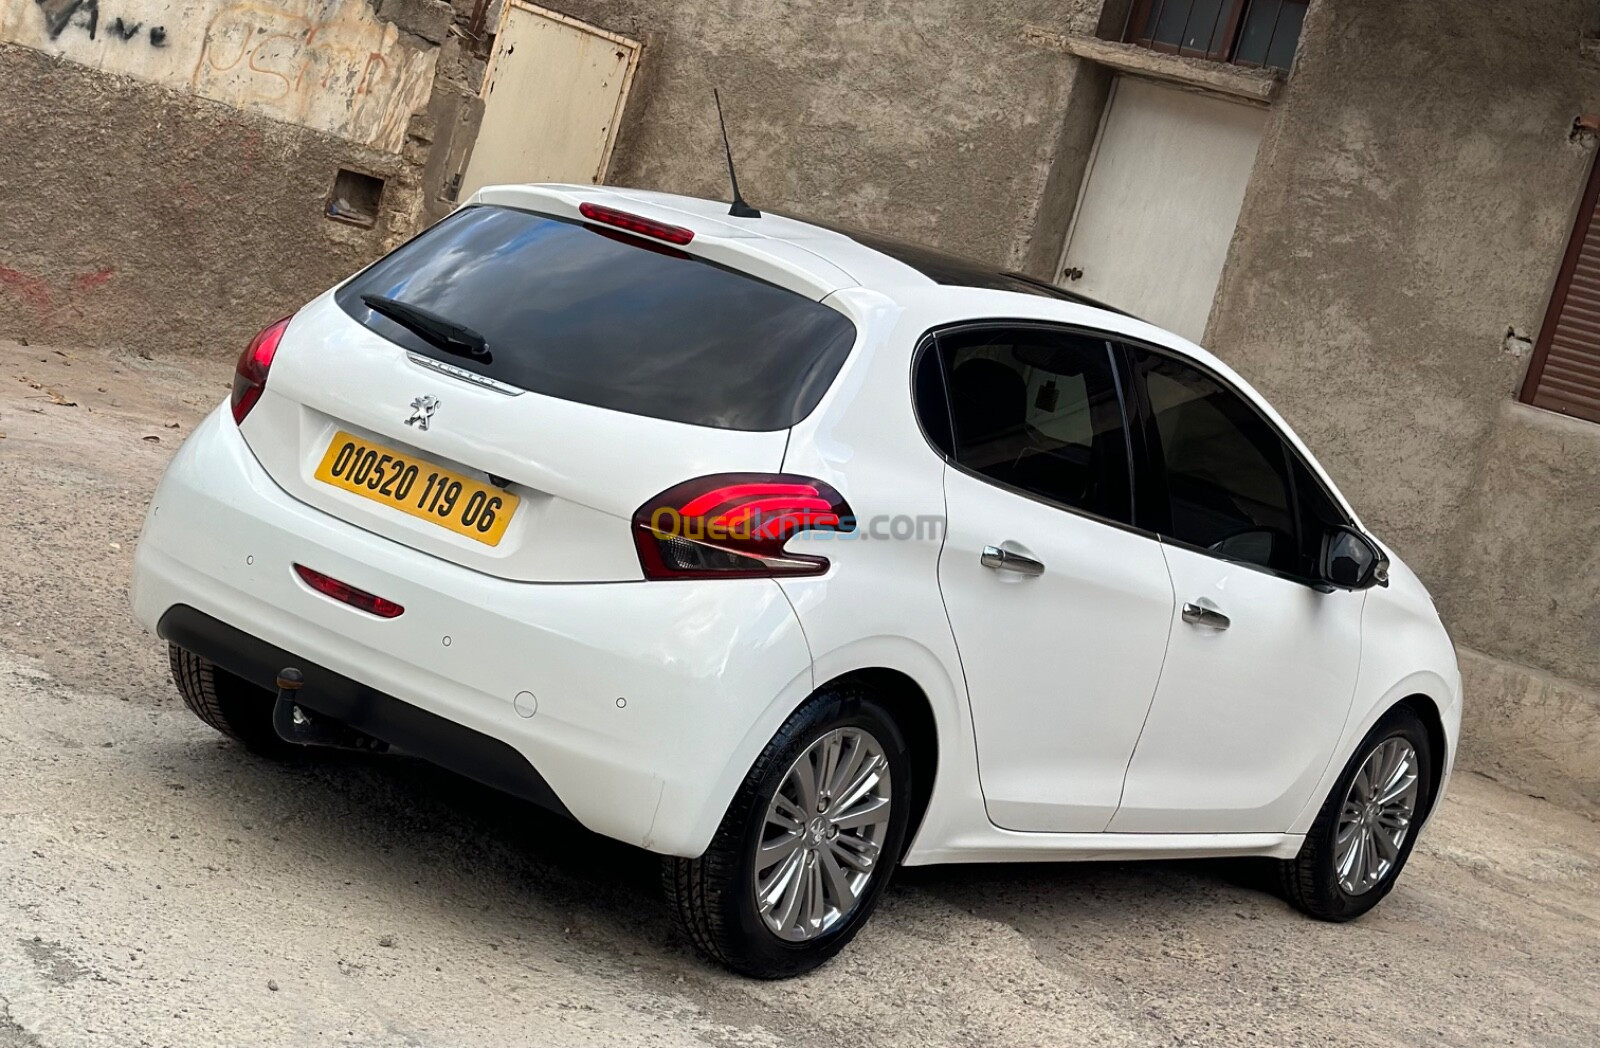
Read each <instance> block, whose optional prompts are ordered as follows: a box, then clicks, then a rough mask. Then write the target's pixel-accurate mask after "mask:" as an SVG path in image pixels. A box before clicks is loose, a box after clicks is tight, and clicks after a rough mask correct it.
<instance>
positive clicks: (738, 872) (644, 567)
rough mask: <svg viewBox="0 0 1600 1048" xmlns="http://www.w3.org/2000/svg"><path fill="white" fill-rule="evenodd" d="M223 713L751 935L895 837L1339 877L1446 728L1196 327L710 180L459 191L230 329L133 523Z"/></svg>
mask: <svg viewBox="0 0 1600 1048" xmlns="http://www.w3.org/2000/svg"><path fill="white" fill-rule="evenodd" d="M133 600H134V606H135V610H136V613H137V616H138V618H139V620H140V621H141V622H142V623H143V624H144V625H145V626H147V627H148V628H150V629H152V630H154V631H155V632H156V633H157V634H158V635H159V636H160V637H162V638H163V639H165V640H166V641H167V642H168V644H169V646H170V652H171V660H172V669H173V676H174V678H175V680H176V683H177V686H178V688H179V690H180V691H181V692H182V694H183V697H184V698H185V699H186V700H187V702H188V704H189V705H190V706H191V707H192V708H193V710H194V712H195V713H196V714H198V715H199V716H200V718H201V719H202V720H204V721H205V722H206V723H208V724H210V725H211V726H212V727H214V728H216V729H218V730H219V731H221V732H223V733H224V734H226V735H229V736H231V737H233V738H234V739H237V740H238V741H239V742H241V743H242V744H244V745H245V746H248V747H250V748H252V749H255V750H257V751H261V752H265V753H270V754H290V753H294V752H297V751H299V750H301V749H303V748H304V747H308V746H343V747H355V748H362V749H368V750H384V749H388V748H390V747H393V748H394V749H395V750H397V751H402V752H406V753H410V754H414V755H417V756H420V757H423V758H426V759H429V760H431V761H434V762H436V763H438V764H440V765H443V766H445V767H447V768H451V769H454V770H456V771H458V772H460V773H462V774H464V775H468V776H471V777H473V778H476V779H478V780H481V781H482V782H485V783H488V784H490V785H492V786H496V787H499V788H501V789H503V790H505V791H507V792H509V793H512V794H515V795H517V796H519V797H522V798H525V799H527V800H530V801H532V802H534V803H535V804H538V805H542V806H543V807H545V808H549V809H552V810H554V811H556V812H559V813H562V814H564V815H567V816H570V817H571V818H573V819H575V820H577V821H578V822H579V823H581V824H582V825H584V826H586V827H588V828H590V829H591V830H594V831H596V832H598V833H601V834H605V835H607V836H610V837H614V838H616V839H618V840H621V841H626V842H628V843H630V844H633V845H637V846H639V847H641V848H645V849H648V850H650V851H653V852H657V853H659V854H660V855H662V856H663V857H664V874H663V882H664V885H665V890H666V895H667V897H668V900H669V903H670V907H671V909H672V911H673V913H674V915H675V918H676V920H677V921H678V922H679V924H680V926H681V927H682V929H683V930H684V932H685V933H686V934H687V936H688V937H689V938H691V939H692V940H693V942H694V943H695V944H696V945H697V946H698V947H699V949H701V950H702V951H703V952H704V953H706V954H707V955H709V956H710V957H711V958H713V959H715V960H717V961H719V962H721V963H723V964H726V965H728V966H729V967H731V968H733V969H735V970H737V971H740V972H745V973H748V974H751V975H757V976H767V977H771V976H782V975H789V974H793V973H796V972H801V971H804V970H806V969H808V968H811V967H813V966H815V965H817V964H819V963H821V962H822V961H824V960H825V959H827V958H828V957H830V956H831V955H833V954H834V953H836V952H837V951H838V950H839V949H841V948H842V947H843V946H844V945H845V944H846V943H847V942H848V941H849V940H850V939H851V938H852V937H853V936H854V935H855V934H856V932H857V931H859V930H860V928H861V926H862V924H863V923H864V922H865V921H866V920H867V918H868V916H869V914H870V913H871V911H872V909H873V907H874V905H875V903H876V901H877V900H878V898H879V897H880V896H881V894H882V892H883V890H884V887H885V884H886V882H887V881H888V879H889V876H890V874H891V873H892V871H893V870H894V869H895V867H896V865H898V864H908V865H917V864H924V863H939V862H960V861H983V862H995V861H1012V860H1027V861H1034V860H1043V859H1108V858H1117V859H1131V858H1158V857H1164V858H1173V857H1189V856H1222V855H1242V856H1262V857H1267V858H1271V859H1275V860H1278V861H1279V864H1280V866H1281V870H1282V890H1283V892H1284V895H1285V896H1286V897H1287V899H1288V901H1289V902H1290V903H1292V904H1293V905H1294V906H1296V907H1298V908H1299V909H1301V910H1303V911H1305V912H1306V913H1308V914H1311V915H1313V916H1315V917H1319V918H1324V919H1328V920H1336V921H1337V920H1346V919H1349V918H1352V917H1355V916H1358V915H1359V914H1361V913H1363V912H1365V911H1366V910H1368V909H1370V908H1371V907H1372V906H1373V905H1375V904H1376V903H1377V902H1378V900H1379V899H1381V898H1382V897H1383V896H1384V895H1385V894H1386V893H1387V892H1388V891H1389V890H1390V889H1391V888H1392V887H1393V885H1394V882H1395V878H1396V877H1397V876H1398V875H1399V873H1400V870H1401V869H1402V867H1403V866H1404V865H1405V862H1406V858H1407V856H1408V855H1409V854H1410V852H1411V849H1412V846H1413V845H1414V844H1415V842H1416V837H1417V833H1418V831H1419V830H1420V828H1421V826H1422V825H1423V822H1424V821H1425V820H1426V818H1427V817H1428V814H1429V813H1430V811H1432V810H1433V809H1434V808H1435V806H1436V805H1437V803H1438V801H1439V798H1440V796H1441V793H1442V791H1443V789H1444V785H1445V782H1446V780H1447V779H1448V776H1449V771H1450V767H1451V763H1452V761H1453V759H1454V757H1455V750H1456V740H1457V737H1458V729H1459V724H1460V710H1461V684H1460V676H1459V674H1458V672H1457V669H1456V661H1455V655H1454V652H1453V650H1452V647H1451V644H1450V641H1449V638H1448V637H1447V636H1446V634H1445V631H1444V629H1443V628H1442V626H1441V625H1440V622H1439V619H1438V616H1437V615H1436V613H1435V611H1434V608H1433V605H1432V603H1431V601H1430V599H1429V596H1428V594H1427V592H1426V591H1425V590H1424V589H1423V587H1422V585H1421V583H1419V582H1418V580H1417V578H1416V576H1415V575H1413V574H1412V572H1411V571H1410V570H1408V569H1407V568H1406V567H1405V566H1404V565H1403V564H1402V563H1401V562H1400V561H1399V560H1398V559H1397V558H1396V557H1395V556H1394V555H1393V554H1392V553H1391V552H1389V551H1388V550H1387V549H1385V548H1384V547H1383V546H1381V545H1380V544H1379V543H1378V542H1377V541H1376V540H1375V539H1374V538H1373V537H1372V536H1371V534H1370V533H1369V532H1367V531H1366V530H1365V529H1364V528H1363V526H1362V524H1361V522H1360V521H1359V520H1358V519H1357V517H1356V514H1355V512H1354V511H1353V510H1352V509H1351V508H1350V506H1349V504H1348V503H1347V502H1346V501H1345V500H1344V498H1343V497H1342V496H1341V495H1340V494H1339V492H1338V490H1337V489H1336V488H1335V487H1334V485H1333V483H1332V482H1331V481H1330V480H1329V478H1328V476H1327V474H1326V473H1324V471H1323V470H1322V468H1321V467H1320V466H1319V465H1318V464H1317V462H1316V460H1315V458H1314V457H1313V456H1312V455H1311V453H1310V452H1309V451H1307V449H1306V448H1305V446H1304V445H1303V444H1302V443H1301V442H1300V440H1299V439H1297V438H1296V436H1295V435H1294V433H1293V432H1291V431H1290V429H1289V427H1288V426H1286V425H1285V424H1284V422H1283V420H1282V419H1280V418H1279V417H1278V415H1277V414H1276V413H1275V412H1274V411H1273V410H1272V408H1270V407H1269V406H1268V405H1267V404H1266V403H1265V402H1264V401H1263V400H1262V399H1261V397H1260V396H1258V395H1257V394H1256V393H1255V392H1254V391H1253V390H1251V388H1250V387H1249V386H1248V385H1247V384H1246V383H1245V382H1244V381H1243V380H1242V379H1240V378H1239V377H1238V376H1237V375H1235V374H1234V373H1233V372H1232V371H1231V370H1229V369H1228V368H1227V367H1226V366H1225V365H1223V364H1222V363H1221V362H1220V361H1218V360H1217V359H1216V358H1215V357H1213V356H1211V355H1210V354H1208V353H1206V352H1205V351H1204V350H1202V349H1200V348H1199V347H1197V346H1195V345H1193V344H1192V343H1189V342H1187V341H1185V340H1183V339H1181V338H1178V337H1176V336H1174V335H1172V334H1169V333H1168V332H1166V331H1163V330H1161V329H1159V328H1156V327H1152V326H1151V325H1149V324H1146V323H1143V322H1141V321H1139V320H1136V319H1134V318H1132V317H1128V316H1125V315H1122V314H1119V313H1117V312H1115V311H1112V310H1109V309H1106V308H1102V307H1099V306H1096V305H1095V304H1093V303H1091V302H1087V301H1085V300H1083V299H1081V298H1079V297H1077V296H1074V295H1072V294H1070V293H1068V292H1065V291H1062V290H1060V289H1058V288H1055V287H1051V286H1049V285H1045V284H1040V283H1036V282H1034V281H1032V280H1029V279H1026V278H1024V277H1020V276H1015V275H1009V274H1004V273H999V272H995V271H993V270H989V269H985V268H983V267H981V266H977V265H974V264H971V263H967V262H963V261H961V260H958V259H955V258H951V257H949V256H945V255H941V254H937V253H934V252H930V251H927V250H925V249H921V248H916V247H912V246H910V245H905V244H896V243H891V242H886V241H880V240H877V239H875V238H872V237H867V236H864V235H857V234H847V233H843V232H837V231H833V230H830V229H826V228H822V227H819V226H815V225H809V224H805V223H802V222H798V221H794V220H791V219H787V218H782V217H777V216H773V215H765V216H760V217H733V216H731V215H730V214H729V213H728V210H727V206H726V205H723V204H716V203H713V202H710V201H703V200H695V199H689V198H683V197H676V196H667V195H662V194H655V193H646V192H635V191H630V190H620V189H609V188H601V187H592V186H506V187H496V188H490V189H485V190H482V191H481V192H479V193H477V194H476V195H475V196H474V197H473V198H472V199H471V201H470V202H469V203H468V204H467V205H466V206H464V207H463V208H461V209H460V210H459V211H457V212H456V213H455V214H454V215H452V216H451V217H450V218H448V219H445V220H444V221H442V222H440V223H439V224H438V225H436V226H434V227H433V228H431V229H429V230H427V231H426V232H424V233H422V234H421V235H420V236H418V237H416V238H415V239H413V240H411V241H410V242H409V243H407V244H405V245H403V246H402V247H400V248H399V249H397V250H396V251H394V252H393V253H392V254H390V255H388V256H387V257H385V258H383V259H381V260H379V261H378V262H376V263H374V264H373V265H371V266H369V267H368V268H367V269H365V270H363V271H362V272H360V273H359V274H357V275H356V276H354V277H352V278H350V279H349V280H348V281H346V282H345V283H343V284H342V285H340V286H339V287H337V288H335V289H334V290H332V291H329V292H328V293H326V294H324V295H322V296H321V297H319V298H317V299H315V300H314V301H312V302H311V303H310V304H308V305H306V306H305V307H304V308H303V309H301V310H300V311H299V312H298V313H296V314H295V315H294V316H293V317H290V318H287V319H285V320H281V321H279V322H278V323H276V324H273V325H272V326H271V327H269V328H267V329H266V330H265V331H262V332H261V333H260V334H259V335H258V336H256V338H255V339H254V341H252V342H251V343H250V345H249V347H248V348H246V349H245V351H244V353H243V355H242V356H241V357H240V359H239V363H238V370H237V375H236V377H235V380H234V387H233V395H232V397H231V398H230V400H229V402H228V403H226V404H223V405H220V406H219V407H218V409H217V410H216V411H215V412H214V413H213V414H212V415H211V416H210V417H209V418H208V419H206V420H205V422H204V423H203V424H202V425H200V426H199V427H198V428H197V429H196V430H195V432H194V434H193V435H192V436H191V437H190V439H189V440H188V441H187V442H186V443H185V444H184V445H183V447H182V448H181V449H180V450H179V452H178V454H177V456H176V457H175V458H174V459H173V462H172V464H171V466H170V467H169V469H168V470H167V473H166V476H165V478H164V479H163V480H162V482H161V485H160V488H159V489H158V490H157V492H156V494H155V497H154V499H153V501H152V502H151V505H150V509H149V515H148V518H147V520H146V522H145V527H144V534H143V537H142V539H141V542H140V545H139V551H138V557H137V562H136V572H135V579H134V598H133Z"/></svg>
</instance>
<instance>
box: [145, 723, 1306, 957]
mask: <svg viewBox="0 0 1600 1048" xmlns="http://www.w3.org/2000/svg"><path fill="white" fill-rule="evenodd" d="M175 750H181V752H175V751H174V750H169V751H167V752H165V753H163V754H162V755H161V756H162V761H161V763H162V764H163V765H164V766H165V768H164V771H162V772H161V774H164V775H166V776H167V777H170V776H171V775H172V774H173V773H174V772H176V773H177V774H179V776H180V777H182V778H187V779H188V780H189V782H190V783H191V785H190V787H189V789H190V790H191V791H192V792H190V793H189V794H188V796H187V800H188V801H190V802H195V801H200V802H201V803H204V804H205V805H206V806H207V808H208V814H212V815H215V816H217V817H219V818H220V819H222V820H223V821H224V822H230V821H236V822H238V823H240V824H242V825H243V826H245V827H246V828H248V829H249V830H250V832H252V833H259V832H260V831H261V829H262V828H264V827H265V828H269V831H268V832H269V833H270V834H271V836H272V837H273V839H274V848H275V849H276V850H280V851H281V850H282V849H296V848H298V849H300V850H301V851H303V853H304V858H306V859H310V860H313V861H315V862H317V863H319V864H321V867H322V868H323V869H324V870H325V872H326V874H327V876H328V877H330V878H334V877H337V878H340V879H342V880H343V881H344V882H345V883H353V884H357V885H362V886H364V887H367V888H370V889H371V890H374V891H390V892H393V893H395V897H394V899H393V902H394V904H395V906H396V908H397V910H400V911H404V910H405V909H406V908H408V907H421V908H426V909H433V910H437V909H439V908H440V907H445V908H447V909H453V910H454V911H456V912H455V913H454V914H453V916H454V917H456V918H463V917H464V918H466V919H468V920H469V930H473V931H476V932H478V933H481V934H484V935H487V936H502V937H504V938H506V939H508V940H513V941H514V940H516V939H519V938H537V937H539V936H541V935H546V934H549V933H550V932H551V930H552V929H559V931H560V933H561V934H562V935H569V936H570V935H573V934H574V933H576V934H577V935H578V937H579V939H580V941H581V944H582V946H583V948H585V949H592V948H600V949H602V950H604V951H607V952H610V953H612V954H614V955H615V956H617V957H618V958H620V959H622V960H624V961H625V962H626V963H628V964H631V965H634V966H636V967H638V966H645V967H650V968H659V969H660V970H661V971H662V972H663V973H665V972H667V971H669V970H670V971H671V972H672V973H673V974H675V975H676V974H678V973H681V971H682V970H683V969H682V961H683V958H684V957H685V955H687V954H689V953H690V952H691V951H690V948H689V945H688V943H687V942H686V941H684V940H682V939H681V938H680V937H679V936H678V934H677V933H676V931H675V930H673V929H672V927H671V925H670V921H669V919H668V915H667V910H666V906H665V903H664V900H663V897H662V894H661V890H660V860H659V858H658V857H657V856H655V855H652V854H650V853H648V852H645V851H643V850H641V849H638V848H635V847H632V846H629V845H626V844H623V843H620V842H618V841H614V840H611V839H610V838H607V837H602V836H600V835H598V834H595V833H591V832H589V831H588V830H585V829H584V828H582V827H581V826H579V825H578V824H577V823H575V822H573V821H571V820H569V819H566V818H563V817H561V816H558V815H555V814H553V813H550V812H547V811H545V810H543V809H541V808H539V807H537V806H535V805H533V804H531V803H528V802H525V801H521V800H518V799H516V798H514V797H510V796H508V795H506V794H503V793H500V792H499V791H496V790H493V789H491V788H489V787H486V786H482V785H479V784H478V783H476V782H474V781H472V780H470V779H467V778H464V777H462V776H459V775H455V774H453V773H451V772H447V771H444V770H443V769H440V768H437V767H435V766H433V765H430V764H428V763H426V762H423V761H421V760H417V759H413V758H409V757H399V756H385V757H369V756H363V755H359V754H346V753H338V752H332V751H329V752H323V753H314V754H312V755H310V756H309V757H308V759H305V760H302V761H297V762H293V763H288V764H279V763H274V762H272V761H268V760H265V759H263V758H259V757H256V756H254V755H252V754H249V753H247V752H246V751H244V750H243V749H241V748H239V747H238V746H236V745H233V744H232V743H228V742H221V741H217V742H207V743H201V744H199V746H196V744H194V743H192V742H189V743H181V744H175ZM197 751H198V752H197ZM197 756H199V757H200V758H201V759H198V760H197V759H196V757H197ZM152 770H154V769H152ZM197 792H198V793H201V794H204V793H208V792H210V793H214V794H215V796H214V797H204V799H203V800H202V798H201V797H197V796H196V793H197ZM289 865H290V866H292V865H293V862H290V863H289ZM1271 883H1272V870H1271V868H1270V864H1267V863H1265V862H1263V861H1259V860H1254V861H1253V860H1193V861H1182V862H1176V861H1174V862H1165V861H1157V862H1140V863H1122V862H1085V863H1076V862H1074V863H1026V864H963V865H950V866H928V867H911V868H904V869H902V870H900V871H898V872H897V873H896V875H895V881H894V883H893V884H892V885H891V886H890V889H889V891H888V893H887V894H886V896H885V897H884V899H883V901H882V908H881V911H880V915H881V917H883V918H886V919H885V920H884V921H883V924H884V925H888V924H889V923H890V922H891V921H895V920H896V918H898V917H905V918H907V919H909V920H912V921H915V920H917V919H918V916H919V914H921V913H922V912H923V911H926V910H929V909H932V910H934V911H936V912H944V913H952V912H954V913H960V912H965V913H968V914H973V915H976V916H979V917H983V918H986V919H989V920H995V921H999V922H1002V923H1004V924H1008V925H1011V926H1013V927H1014V928H1015V929H1016V930H1017V931H1018V932H1021V933H1022V934H1024V935H1029V936H1033V935H1049V934H1051V933H1052V932H1053V931H1054V930H1055V929H1057V928H1063V929H1064V928H1067V927H1075V928H1078V929H1083V928H1085V927H1086V926H1089V927H1097V928H1099V929H1100V930H1102V931H1105V932H1106V933H1111V932H1113V931H1114V930H1115V929H1117V928H1119V927H1120V926H1121V925H1122V924H1123V922H1124V921H1125V920H1128V919H1137V918H1148V917H1151V916H1152V915H1153V914H1158V913H1165V914H1168V915H1171V914H1172V913H1173V911H1174V909H1175V907H1176V908H1181V909H1182V910H1184V911H1185V912H1187V913H1188V914H1189V916H1190V917H1198V918H1199V919H1203V915H1204V912H1205V908H1206V907H1208V906H1214V907H1220V908H1221V909H1222V910H1224V911H1226V915H1227V916H1229V917H1230V918H1231V917H1233V916H1234V915H1235V914H1236V912H1237V911H1238V910H1239V909H1240V908H1241V907H1244V908H1249V909H1256V910H1258V911H1259V909H1260V908H1261V907H1262V906H1267V907H1276V908H1280V909H1281V908H1282V903H1280V902H1278V901H1277V900H1276V899H1275V898H1273V897H1272V896H1271V895H1270V894H1267V893H1268V892H1269V891H1270V889H1271ZM1252 900H1253V901H1252ZM1196 908H1199V913H1198V914H1196V913H1194V911H1195V909H1196ZM480 915H481V916H480ZM1185 919H1189V918H1185ZM479 921H481V924H477V923H475V922H479ZM706 970H707V971H709V969H706Z"/></svg>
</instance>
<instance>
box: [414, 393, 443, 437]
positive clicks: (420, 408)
mask: <svg viewBox="0 0 1600 1048" xmlns="http://www.w3.org/2000/svg"><path fill="white" fill-rule="evenodd" d="M438 406H439V398H438V397H429V396H421V397H416V398H415V399H413V400H412V401H411V417H410V418H408V419H406V425H408V426H416V427H417V428H418V429H427V428H428V426H429V424H430V423H432V422H433V411H434V409H435V408H437V407H438Z"/></svg>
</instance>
